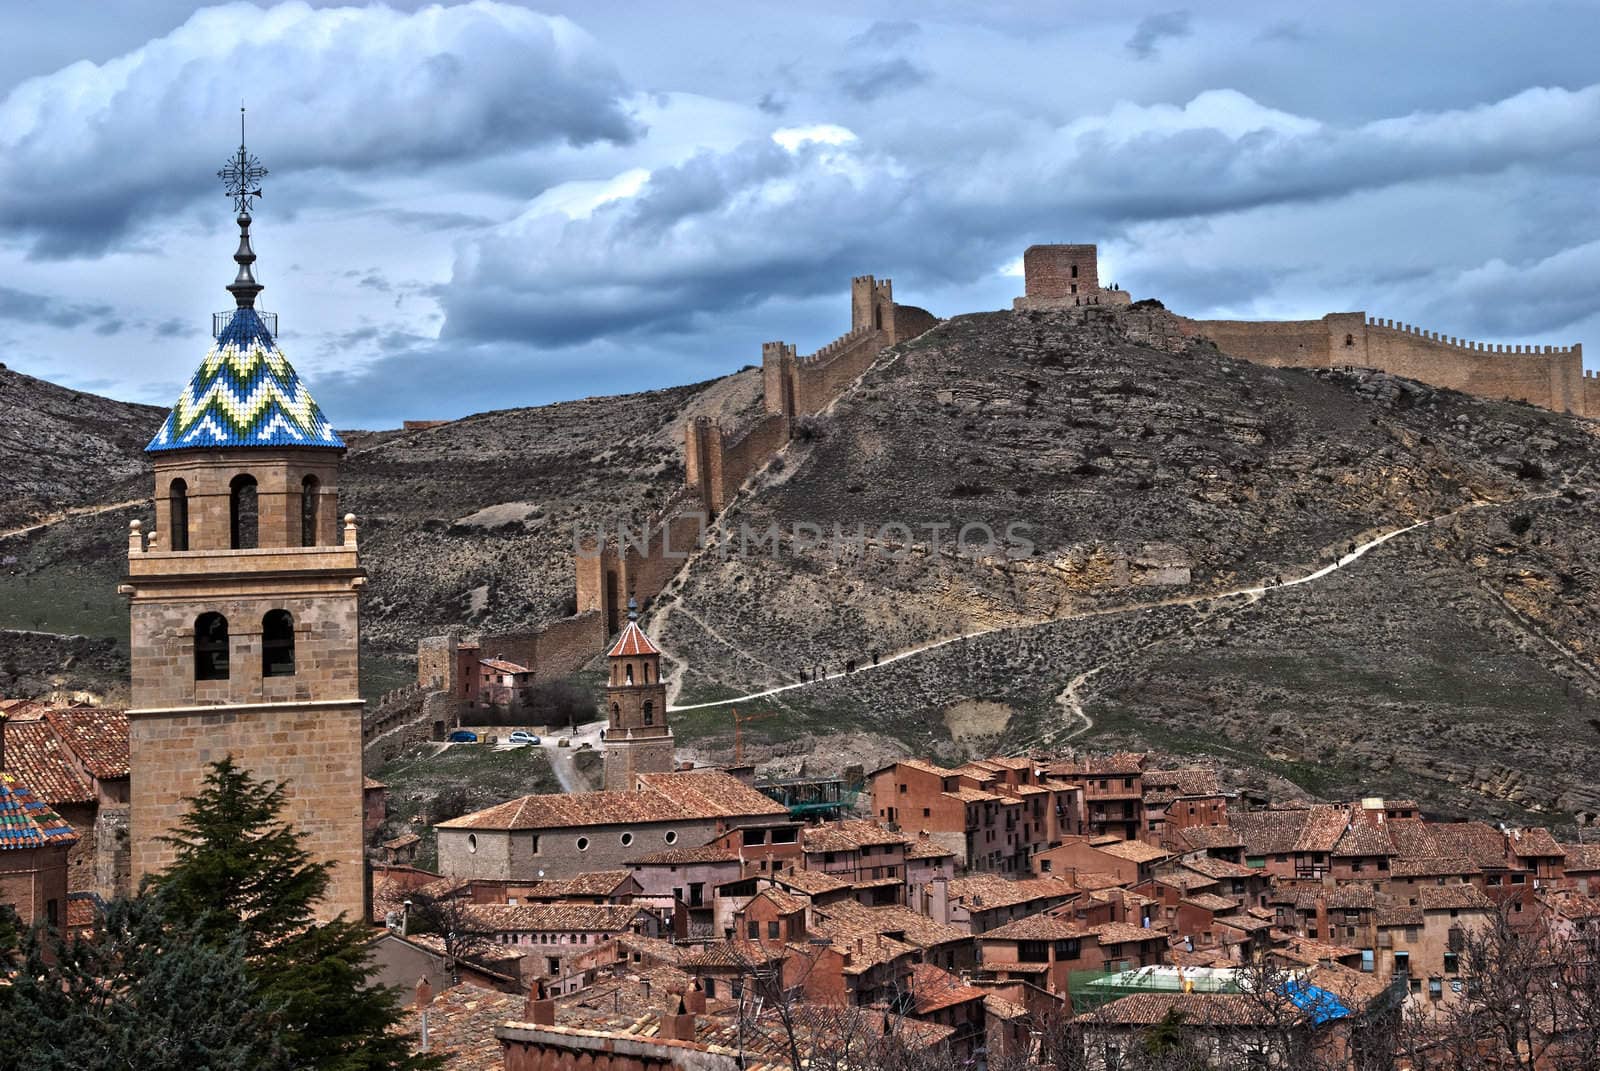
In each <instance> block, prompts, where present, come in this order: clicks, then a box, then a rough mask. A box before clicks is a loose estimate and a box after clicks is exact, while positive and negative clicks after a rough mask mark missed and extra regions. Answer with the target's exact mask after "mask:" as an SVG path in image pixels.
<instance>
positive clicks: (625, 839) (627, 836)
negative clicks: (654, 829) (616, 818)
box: [622, 833, 633, 848]
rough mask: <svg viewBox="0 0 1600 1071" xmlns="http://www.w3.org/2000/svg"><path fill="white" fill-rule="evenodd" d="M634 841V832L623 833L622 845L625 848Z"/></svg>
mask: <svg viewBox="0 0 1600 1071" xmlns="http://www.w3.org/2000/svg"><path fill="white" fill-rule="evenodd" d="M632 843H633V834H632V833H624V834H623V835H622V846H623V847H624V848H626V847H627V846H628V845H630V844H632Z"/></svg>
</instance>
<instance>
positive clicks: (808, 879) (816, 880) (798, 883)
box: [772, 868, 850, 896]
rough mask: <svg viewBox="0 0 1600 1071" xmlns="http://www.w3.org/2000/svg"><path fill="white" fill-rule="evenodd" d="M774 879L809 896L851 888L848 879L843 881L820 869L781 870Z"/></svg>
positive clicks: (773, 876)
mask: <svg viewBox="0 0 1600 1071" xmlns="http://www.w3.org/2000/svg"><path fill="white" fill-rule="evenodd" d="M772 880H773V881H775V882H777V883H778V884H780V885H787V886H789V887H790V888H792V889H799V890H800V891H801V892H803V893H805V894H806V895H807V896H821V895H823V894H825V893H831V892H838V891H839V890H840V889H848V888H850V883H849V882H848V881H841V880H840V879H838V878H836V877H834V876H833V875H832V874H826V873H823V872H822V871H820V870H805V869H803V868H801V869H793V870H781V871H779V872H778V873H776V874H774V875H772Z"/></svg>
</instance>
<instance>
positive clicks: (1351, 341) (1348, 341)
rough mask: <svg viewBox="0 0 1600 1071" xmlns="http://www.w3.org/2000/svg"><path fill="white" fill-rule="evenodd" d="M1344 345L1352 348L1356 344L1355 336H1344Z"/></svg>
mask: <svg viewBox="0 0 1600 1071" xmlns="http://www.w3.org/2000/svg"><path fill="white" fill-rule="evenodd" d="M1344 344H1345V345H1346V346H1354V345H1355V344H1356V336H1354V335H1346V336H1344Z"/></svg>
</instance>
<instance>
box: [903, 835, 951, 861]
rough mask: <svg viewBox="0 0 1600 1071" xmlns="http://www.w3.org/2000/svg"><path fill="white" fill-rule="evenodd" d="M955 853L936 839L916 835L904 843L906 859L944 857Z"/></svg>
mask: <svg viewBox="0 0 1600 1071" xmlns="http://www.w3.org/2000/svg"><path fill="white" fill-rule="evenodd" d="M955 854H956V853H955V852H953V851H951V850H950V849H949V848H946V847H944V846H942V845H941V844H939V842H938V841H935V840H931V839H924V838H922V837H918V838H917V839H916V840H914V841H912V842H911V843H910V844H907V845H906V858H907V859H946V858H949V857H951V856H954V855H955Z"/></svg>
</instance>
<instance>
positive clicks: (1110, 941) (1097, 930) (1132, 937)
mask: <svg viewBox="0 0 1600 1071" xmlns="http://www.w3.org/2000/svg"><path fill="white" fill-rule="evenodd" d="M1090 929H1092V930H1093V931H1094V935H1095V938H1096V939H1097V940H1099V942H1100V943H1101V944H1102V945H1120V944H1123V943H1125V942H1129V941H1149V940H1153V939H1157V938H1159V939H1160V940H1163V941H1164V940H1166V939H1167V935H1166V933H1164V932H1163V931H1161V930H1157V929H1151V928H1149V927H1145V926H1132V925H1129V924H1128V923H1126V922H1106V923H1102V924H1101V925H1099V926H1091V927H1090Z"/></svg>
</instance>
